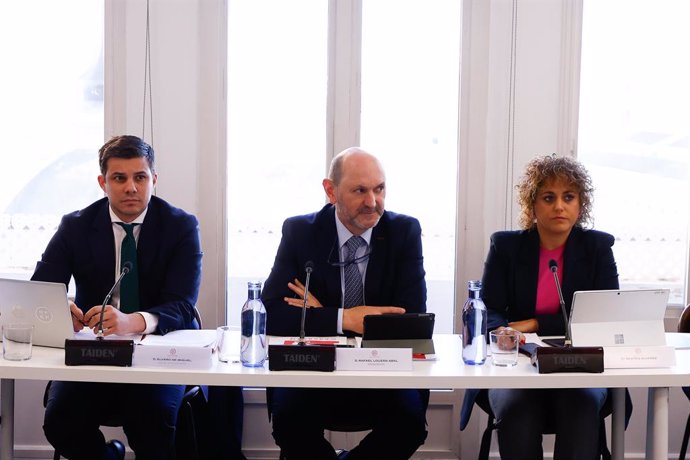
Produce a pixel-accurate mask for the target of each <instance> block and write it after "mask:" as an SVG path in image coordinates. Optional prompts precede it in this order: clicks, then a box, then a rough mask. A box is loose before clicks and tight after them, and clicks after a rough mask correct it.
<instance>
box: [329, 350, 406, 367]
mask: <svg viewBox="0 0 690 460" xmlns="http://www.w3.org/2000/svg"><path fill="white" fill-rule="evenodd" d="M335 366H336V369H337V370H339V371H373V370H376V371H411V370H412V349H411V348H336V350H335Z"/></svg>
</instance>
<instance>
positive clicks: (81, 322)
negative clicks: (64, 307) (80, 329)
mask: <svg viewBox="0 0 690 460" xmlns="http://www.w3.org/2000/svg"><path fill="white" fill-rule="evenodd" d="M70 314H71V315H72V317H73V318H74V319H76V320H77V321H79V324H81V325H82V326H88V325H89V323H85V322H84V321H82V320H80V319H79V318H77V315H75V314H74V312H73V311H70Z"/></svg>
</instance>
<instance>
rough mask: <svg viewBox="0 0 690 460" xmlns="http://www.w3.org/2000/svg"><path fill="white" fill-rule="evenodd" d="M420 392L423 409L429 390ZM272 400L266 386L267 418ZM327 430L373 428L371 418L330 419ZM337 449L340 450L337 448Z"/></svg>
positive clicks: (270, 390) (271, 393) (425, 406)
mask: <svg viewBox="0 0 690 460" xmlns="http://www.w3.org/2000/svg"><path fill="white" fill-rule="evenodd" d="M419 391H420V392H421V394H422V401H423V404H424V411H425V412H426V409H427V408H428V407H429V397H430V392H429V390H419ZM272 400H273V391H272V388H266V407H267V408H268V419H269V420H270V419H271V414H272V413H271V407H272ZM324 428H325V429H326V430H328V431H339V432H341V433H354V432H358V431H368V430H371V429H372V428H373V423H372V421H371V420H357V421H355V420H331V422H330V423H328V424H326V426H325V427H324ZM337 451H341V449H338V450H337ZM278 460H287V457H286V456H285V454H284V453H283V451H282V450H281V451H280V455H279V457H278Z"/></svg>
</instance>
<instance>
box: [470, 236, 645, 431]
mask: <svg viewBox="0 0 690 460" xmlns="http://www.w3.org/2000/svg"><path fill="white" fill-rule="evenodd" d="M613 243H614V238H613V236H611V235H609V234H608V233H604V232H599V231H596V230H584V229H582V228H581V227H573V229H572V230H571V232H570V235H569V236H568V240H567V241H566V243H565V249H564V252H563V265H564V266H563V267H562V270H563V285H562V290H563V298H564V300H565V306H566V311H567V313H568V314H570V305H571V303H572V300H573V293H574V292H575V291H587V290H589V291H592V290H599V289H618V271H617V268H616V261H615V260H614V258H613V251H612V250H611V247H612V246H613ZM559 269H561V268H559ZM538 272H539V234H538V233H537V231H536V230H534V229H532V230H522V231H503V232H496V233H494V234H493V235H491V246H490V248H489V254H488V256H487V257H486V262H485V263H484V274H483V276H482V299H483V300H484V303H485V304H486V308H487V310H488V316H489V320H488V330H493V329H496V328H497V327H499V326H507V325H508V323H509V322H511V321H519V320H524V319H530V318H537V320H538V321H539V334H540V335H564V334H565V326H564V323H563V317H562V315H561V313H560V310H559V312H558V313H557V314H553V315H536V314H535V304H536V301H537V279H538V274H539V273H538ZM480 391H482V390H478V389H468V390H466V391H465V397H464V400H463V405H462V410H461V414H460V429H461V430H462V429H464V428H465V426H467V423H468V422H469V420H470V416H471V415H472V407H473V406H474V402H475V399H476V398H477V395H478V394H479V392H480ZM627 398H628V401H627V404H626V412H627V417H626V423H627V419H629V416H630V411H632V405H631V403H630V402H629V401H630V400H629V396H627Z"/></svg>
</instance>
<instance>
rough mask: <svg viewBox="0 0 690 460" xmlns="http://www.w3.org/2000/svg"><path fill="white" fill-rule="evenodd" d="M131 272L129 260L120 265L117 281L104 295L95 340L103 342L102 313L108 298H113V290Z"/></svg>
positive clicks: (108, 300)
mask: <svg viewBox="0 0 690 460" xmlns="http://www.w3.org/2000/svg"><path fill="white" fill-rule="evenodd" d="M131 270H132V262H130V261H129V260H128V261H127V262H125V263H124V264H122V271H121V272H120V276H118V277H117V280H115V284H113V287H111V288H110V291H108V293H107V294H106V295H105V298H104V299H103V302H102V303H101V315H100V319H99V320H98V334H96V338H98V339H101V340H103V313H105V306H106V305H108V302H110V298H111V297H112V296H113V292H114V291H115V288H116V287H118V286H119V285H120V282H122V278H124V277H125V275H126V274H127V273H129V272H130V271H131Z"/></svg>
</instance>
